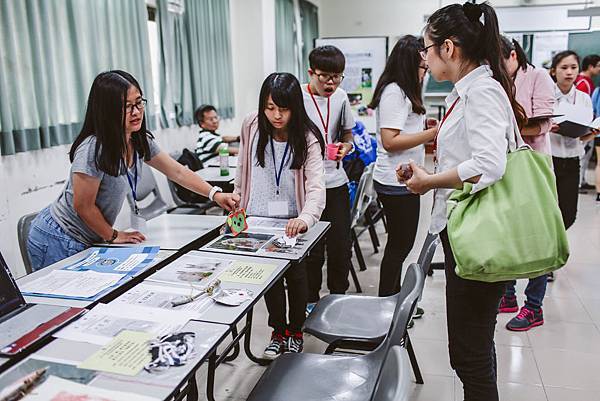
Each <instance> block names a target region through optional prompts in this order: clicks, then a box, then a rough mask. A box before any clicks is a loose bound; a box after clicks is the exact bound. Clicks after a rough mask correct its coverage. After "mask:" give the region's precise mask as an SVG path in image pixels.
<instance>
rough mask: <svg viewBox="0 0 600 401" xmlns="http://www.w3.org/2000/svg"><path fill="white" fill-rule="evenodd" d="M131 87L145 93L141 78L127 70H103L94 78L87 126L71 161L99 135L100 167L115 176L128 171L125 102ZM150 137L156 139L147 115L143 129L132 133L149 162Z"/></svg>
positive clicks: (73, 148) (97, 155) (137, 148)
mask: <svg viewBox="0 0 600 401" xmlns="http://www.w3.org/2000/svg"><path fill="white" fill-rule="evenodd" d="M131 86H135V87H136V88H137V89H138V90H139V91H140V95H142V88H141V87H140V84H139V83H138V81H137V80H136V79H135V78H134V77H133V76H132V75H131V74H129V73H127V72H125V71H121V70H113V71H107V72H102V73H100V74H98V76H97V77H96V78H95V79H94V82H93V83H92V88H91V89H90V94H89V96H88V103H87V110H86V112H85V120H84V122H83V127H82V128H81V131H80V133H79V135H78V136H77V138H75V141H74V142H73V145H71V150H70V151H69V159H70V160H71V163H72V162H73V159H74V158H75V151H76V150H77V148H78V147H79V145H81V143H82V142H83V141H84V140H85V139H87V138H88V137H90V136H92V135H93V136H95V137H96V150H95V162H96V167H97V168H98V169H99V170H102V171H103V172H105V173H106V174H109V175H112V176H114V177H116V176H118V175H120V174H121V173H122V172H123V171H124V170H123V163H124V161H123V155H124V154H126V152H127V143H126V138H125V117H126V115H125V104H126V102H127V91H128V90H129V88H130V87H131ZM149 137H150V138H152V134H151V133H150V132H149V131H148V130H147V129H146V117H145V115H144V116H143V118H142V126H141V128H140V129H139V131H136V132H134V133H132V135H131V142H132V143H133V148H134V149H135V151H136V152H137V154H138V155H139V156H140V157H142V158H143V159H144V160H146V161H148V160H150V147H149V145H148V138H149Z"/></svg>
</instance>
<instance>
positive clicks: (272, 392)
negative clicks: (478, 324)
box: [248, 263, 424, 401]
mask: <svg viewBox="0 0 600 401" xmlns="http://www.w3.org/2000/svg"><path fill="white" fill-rule="evenodd" d="M423 281H424V275H423V272H422V270H421V269H420V268H419V266H418V265H417V264H414V263H413V264H411V265H410V266H409V267H408V269H407V271H406V275H405V278H404V281H403V283H402V289H401V290H400V294H399V298H400V301H399V302H398V303H397V304H396V308H395V310H394V313H393V317H392V324H391V325H390V326H389V328H388V333H387V336H386V338H385V339H384V340H383V341H382V342H381V344H379V346H378V347H377V348H376V349H375V350H374V351H372V352H370V353H368V354H366V355H359V356H346V355H344V356H338V355H321V354H309V353H303V354H291V353H287V354H283V355H281V356H280V357H278V358H277V359H276V360H275V361H273V363H271V365H270V366H269V368H267V370H266V371H265V373H264V374H263V375H262V376H261V378H260V380H259V381H258V383H257V384H256V386H255V387H254V389H253V390H252V392H251V393H250V395H249V397H248V401H269V400H273V401H281V400H289V401H295V400H298V401H300V400H302V401H331V400H336V399H342V397H343V399H344V400H345V401H364V400H370V399H371V398H372V397H373V395H374V393H375V389H376V388H377V385H378V384H379V382H380V379H381V378H383V377H386V376H382V375H381V372H382V368H383V365H384V361H385V360H386V357H387V356H388V354H389V352H390V349H391V347H392V346H396V345H400V346H404V344H405V343H406V342H405V339H406V335H407V326H408V322H409V321H410V318H411V316H412V313H413V310H414V308H415V305H416V303H417V299H418V297H419V293H420V289H421V288H422V287H423ZM386 379H387V378H386Z"/></svg>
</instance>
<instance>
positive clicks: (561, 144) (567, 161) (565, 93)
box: [550, 50, 594, 229]
mask: <svg viewBox="0 0 600 401" xmlns="http://www.w3.org/2000/svg"><path fill="white" fill-rule="evenodd" d="M578 74H579V56H578V55H577V53H575V52H573V51H571V50H565V51H562V52H560V53H557V54H556V55H555V56H554V58H553V59H552V66H551V68H550V75H551V76H552V79H553V80H554V81H555V82H556V85H555V86H554V97H555V99H556V103H555V104H554V110H555V112H556V113H557V114H563V111H565V110H566V111H568V110H569V109H577V110H580V112H578V114H579V115H581V116H582V117H583V116H587V117H586V118H587V120H589V122H592V120H593V118H594V110H593V107H592V100H591V99H590V97H589V95H588V94H587V93H585V92H581V91H579V90H577V89H576V88H575V79H576V78H577V75H578ZM551 131H552V133H551V134H550V146H551V148H552V162H553V164H554V174H555V175H556V191H557V192H558V206H559V207H560V212H561V214H562V218H563V222H564V223H565V228H567V229H568V228H569V227H571V226H572V225H573V223H575V218H576V217H577V200H578V198H579V169H580V164H579V158H580V157H581V156H583V154H584V153H585V151H584V149H583V144H584V142H585V141H589V140H592V139H593V138H594V133H590V134H589V135H586V136H583V137H580V138H570V137H568V136H564V135H562V134H561V132H560V127H559V126H558V125H557V124H553V125H552V128H551Z"/></svg>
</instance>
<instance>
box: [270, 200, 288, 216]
mask: <svg viewBox="0 0 600 401" xmlns="http://www.w3.org/2000/svg"><path fill="white" fill-rule="evenodd" d="M267 207H268V213H269V216H288V215H289V210H288V203H287V202H286V201H271V202H269V203H268V205H267Z"/></svg>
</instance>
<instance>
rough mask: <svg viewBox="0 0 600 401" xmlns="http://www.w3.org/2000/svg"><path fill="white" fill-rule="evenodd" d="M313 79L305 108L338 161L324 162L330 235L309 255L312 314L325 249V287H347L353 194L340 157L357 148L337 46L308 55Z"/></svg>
mask: <svg viewBox="0 0 600 401" xmlns="http://www.w3.org/2000/svg"><path fill="white" fill-rule="evenodd" d="M308 59H309V64H310V68H309V70H308V76H309V77H310V81H309V82H308V84H306V85H303V87H302V95H303V96H304V107H305V109H306V112H307V113H308V116H309V117H310V119H311V120H312V121H313V122H314V123H315V125H316V126H317V127H318V128H319V130H320V131H321V135H322V136H323V139H324V141H325V143H326V144H335V145H337V147H338V151H337V155H336V157H335V160H329V159H328V160H325V162H324V164H325V187H326V188H327V203H326V204H325V210H324V211H323V214H322V215H321V220H323V221H328V222H330V223H331V227H330V229H329V231H328V232H327V236H326V237H325V238H324V239H322V240H321V241H319V242H318V243H317V245H315V247H314V248H313V249H312V250H311V252H310V254H309V255H308V256H307V258H306V269H307V272H308V302H309V304H308V306H307V312H308V313H310V311H312V308H313V307H314V305H315V303H316V302H317V301H318V300H319V291H320V289H321V283H322V281H323V263H324V262H325V248H327V287H328V288H329V292H330V293H332V294H344V293H345V292H346V290H347V289H348V286H349V282H348V274H349V273H350V266H351V263H352V261H351V258H352V252H351V246H352V240H351V236H350V194H349V192H348V185H347V184H348V176H347V175H346V172H345V171H344V168H343V167H342V162H341V160H342V159H343V158H344V157H345V156H346V155H347V154H349V153H351V152H352V151H353V150H354V144H353V142H352V141H353V137H352V127H354V118H353V117H352V112H351V109H350V102H349V100H348V95H347V94H346V92H345V91H344V90H343V89H341V88H339V86H340V83H341V82H342V79H344V69H345V67H346V59H345V57H344V54H343V53H342V52H341V51H340V50H339V49H338V48H337V47H334V46H321V47H317V48H316V49H313V50H312V51H311V52H310V54H309V56H308Z"/></svg>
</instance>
